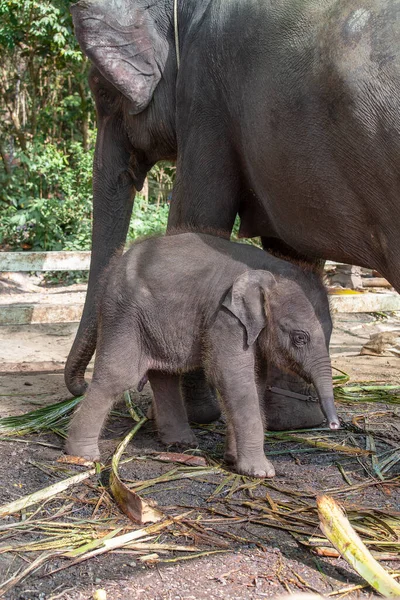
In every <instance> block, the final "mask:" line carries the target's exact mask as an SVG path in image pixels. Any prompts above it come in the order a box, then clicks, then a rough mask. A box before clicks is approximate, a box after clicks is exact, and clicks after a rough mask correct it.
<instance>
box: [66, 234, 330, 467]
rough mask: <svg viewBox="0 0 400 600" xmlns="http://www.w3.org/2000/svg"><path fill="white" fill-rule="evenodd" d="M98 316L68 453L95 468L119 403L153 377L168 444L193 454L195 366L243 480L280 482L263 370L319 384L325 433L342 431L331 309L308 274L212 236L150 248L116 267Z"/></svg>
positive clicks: (185, 237)
mask: <svg viewBox="0 0 400 600" xmlns="http://www.w3.org/2000/svg"><path fill="white" fill-rule="evenodd" d="M98 314H99V316H98V319H99V333H98V340H97V353H96V360H95V365H94V372H93V379H92V382H91V384H90V386H89V388H88V391H87V393H86V396H85V398H84V399H83V401H82V404H81V406H80V407H79V408H78V409H77V411H76V412H75V414H74V416H73V418H72V422H71V426H70V429H69V436H68V440H67V445H66V450H67V452H68V453H69V454H73V455H79V456H83V457H85V458H90V459H96V458H98V456H99V449H98V437H99V434H100V431H101V427H102V425H103V423H104V420H105V418H106V416H107V413H108V412H109V410H110V408H111V406H112V404H113V402H114V401H115V400H116V399H117V398H118V397H119V396H120V395H121V394H122V393H123V392H124V391H125V390H127V389H129V388H132V387H135V386H138V384H139V383H140V382H141V381H142V380H143V379H144V378H145V377H146V376H148V378H149V381H150V384H151V387H152V390H153V393H154V409H155V418H156V423H157V427H158V431H159V434H160V437H161V440H162V441H163V442H165V443H166V444H173V443H181V444H185V445H192V446H193V445H195V444H196V438H195V436H194V434H193V432H192V431H191V429H190V427H189V423H188V419H187V414H186V409H185V405H184V402H183V400H182V397H181V393H180V388H179V375H180V374H181V373H184V372H187V371H191V370H194V369H198V368H199V367H203V369H204V370H205V373H206V375H207V378H208V381H209V382H210V384H211V385H213V386H214V387H215V388H216V389H217V390H218V392H219V394H220V397H221V400H222V403H223V407H224V409H225V413H226V417H227V422H228V432H227V444H226V451H225V459H226V460H227V461H228V462H230V463H234V464H235V467H236V471H237V472H238V473H242V474H244V475H249V476H255V477H273V475H274V474H275V471H274V467H273V466H272V464H271V463H270V462H269V460H268V459H267V458H266V457H265V454H264V424H263V418H264V415H263V412H264V408H263V406H262V403H263V397H264V391H265V386H266V361H269V360H270V361H274V363H275V364H277V365H278V366H280V367H283V368H286V369H288V370H290V371H292V372H295V373H298V374H299V375H300V376H302V377H303V378H304V379H305V380H307V381H308V382H310V383H313V384H314V386H315V388H316V390H317V394H318V397H319V400H320V403H321V407H322V410H323V412H324V414H325V416H326V418H327V419H328V422H329V426H330V427H331V429H336V428H338V427H339V421H338V417H337V414H336V411H335V406H334V402H333V389H332V373H331V365H330V360H329V354H328V342H327V340H328V339H329V336H330V332H331V327H332V324H331V319H330V314H329V304H328V298H327V295H326V291H325V289H324V286H323V284H322V282H321V280H320V278H319V277H318V275H316V274H315V273H313V272H312V271H310V270H306V269H303V268H301V267H300V266H296V265H294V264H292V263H289V262H286V261H284V260H281V259H279V258H276V257H273V256H271V255H269V254H267V253H266V252H264V251H263V250H259V249H258V248H255V247H253V246H249V245H246V244H237V243H232V242H229V241H228V240H224V239H221V238H218V237H214V236H211V235H205V234H199V233H179V234H172V235H168V236H166V237H155V238H149V239H146V240H144V241H142V242H140V243H136V244H134V245H133V246H132V247H131V248H130V249H129V250H128V252H126V254H124V255H123V256H121V257H118V258H115V259H114V260H113V262H112V264H111V265H110V267H109V268H108V271H107V274H106V277H105V280H104V286H103V291H102V297H101V298H100V299H99V313H98ZM265 412H266V413H267V414H266V415H265V418H266V423H268V407H265Z"/></svg>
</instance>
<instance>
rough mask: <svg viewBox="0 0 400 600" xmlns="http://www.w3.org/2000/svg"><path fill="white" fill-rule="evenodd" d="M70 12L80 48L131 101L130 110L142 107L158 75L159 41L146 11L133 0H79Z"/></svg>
mask: <svg viewBox="0 0 400 600" xmlns="http://www.w3.org/2000/svg"><path fill="white" fill-rule="evenodd" d="M71 12H72V17H73V21H74V26H75V34H76V37H77V38H78V41H79V44H80V46H81V48H82V50H83V52H84V53H85V54H86V55H87V56H88V57H89V58H90V60H91V61H92V62H93V63H94V64H95V65H96V67H97V68H98V69H99V71H100V72H101V73H102V74H103V75H104V77H105V78H106V79H108V81H110V82H111V83H112V84H113V85H114V86H115V87H116V88H117V89H118V90H119V91H120V92H122V94H124V96H126V97H127V98H128V99H129V100H130V101H131V102H132V104H133V106H132V110H131V113H133V114H137V113H139V112H141V111H142V110H144V109H145V108H146V106H147V105H148V104H149V102H150V100H151V98H152V96H153V92H154V90H155V88H156V86H157V84H158V82H159V81H160V78H161V72H160V69H159V67H158V64H157V62H156V60H155V55H156V52H158V51H160V47H161V44H160V39H159V34H158V32H157V30H156V27H155V24H154V22H153V21H152V19H151V17H150V16H149V14H148V12H146V11H145V10H144V9H143V8H140V7H139V6H138V5H137V2H136V1H135V0H81V2H78V4H75V5H74V6H72V7H71ZM157 58H158V63H162V62H163V60H162V57H157Z"/></svg>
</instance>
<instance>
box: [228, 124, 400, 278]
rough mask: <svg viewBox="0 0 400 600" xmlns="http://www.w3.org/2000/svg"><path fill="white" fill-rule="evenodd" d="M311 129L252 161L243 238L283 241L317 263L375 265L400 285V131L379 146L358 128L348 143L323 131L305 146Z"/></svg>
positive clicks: (243, 211) (243, 213)
mask: <svg viewBox="0 0 400 600" xmlns="http://www.w3.org/2000/svg"><path fill="white" fill-rule="evenodd" d="M300 125H301V124H300ZM314 127H315V123H314ZM309 129H310V126H309V123H307V122H305V123H303V127H302V128H301V127H300V126H299V125H298V127H297V130H296V129H295V128H293V130H292V131H293V140H291V141H289V140H288V139H287V136H283V137H282V139H279V138H278V139H277V140H276V141H275V143H274V144H270V145H269V148H268V151H266V153H265V154H264V155H260V154H259V153H258V154H257V153H254V155H253V157H250V158H249V161H248V167H247V173H248V176H249V188H251V189H252V191H253V193H252V194H250V195H249V197H248V198H247V199H246V203H244V205H243V207H242V208H241V211H240V213H241V214H240V216H241V235H243V236H249V237H252V236H262V237H267V238H276V239H279V240H281V241H282V242H283V243H284V244H285V245H286V246H287V247H289V248H292V249H293V250H294V251H295V252H297V253H298V254H299V255H301V256H304V257H309V258H310V259H318V258H319V259H330V260H336V261H340V262H346V263H353V264H359V265H361V266H366V267H375V268H377V269H380V270H381V272H384V273H385V274H386V275H387V276H388V277H389V278H390V279H391V281H392V283H393V285H396V286H397V287H399V286H400V281H399V280H398V279H397V278H398V277H399V275H397V276H396V274H395V272H396V271H397V272H398V271H399V268H398V265H399V262H400V256H399V253H398V248H399V245H400V132H399V135H397V132H396V131H393V129H392V132H390V133H388V135H387V137H386V138H385V139H382V140H380V139H379V137H378V139H377V140H376V143H373V140H372V139H371V140H368V137H367V136H366V135H365V131H363V130H359V131H357V130H355V128H354V127H353V128H351V127H350V130H351V132H352V133H351V135H352V137H350V136H348V137H346V136H344V135H343V136H342V132H343V128H339V129H338V131H337V132H333V131H331V130H330V129H329V128H328V127H323V126H321V127H320V128H319V129H314V136H312V137H311V139H308V141H307V143H304V140H306V134H307V131H309ZM301 140H303V143H301ZM395 280H396V281H395Z"/></svg>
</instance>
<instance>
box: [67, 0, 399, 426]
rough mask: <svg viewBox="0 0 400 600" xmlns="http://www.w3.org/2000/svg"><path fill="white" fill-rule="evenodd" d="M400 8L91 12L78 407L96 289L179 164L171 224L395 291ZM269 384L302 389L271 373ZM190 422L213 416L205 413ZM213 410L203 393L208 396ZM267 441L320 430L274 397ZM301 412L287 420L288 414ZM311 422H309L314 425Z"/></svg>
mask: <svg viewBox="0 0 400 600" xmlns="http://www.w3.org/2000/svg"><path fill="white" fill-rule="evenodd" d="M399 14H400V0H373V1H372V0H303V1H302V2H298V1H297V0H276V1H274V2H271V1H269V0H268V1H265V0H246V1H245V2H244V1H239V0H184V1H183V0H178V21H179V37H180V58H181V66H180V69H179V72H178V70H177V61H176V49H175V43H174V28H173V18H172V15H173V3H172V0H159V1H157V2H147V0H146V1H144V0H85V2H81V3H79V4H77V5H76V6H75V7H74V8H73V17H74V22H75V28H76V35H77V37H78V40H79V42H80V45H81V47H82V49H83V51H84V52H85V53H86V54H87V55H88V56H89V58H90V59H91V60H92V62H93V64H94V65H95V67H94V68H93V69H92V71H91V74H90V85H91V89H92V92H93V94H94V97H95V100H96V106H97V114H98V127H99V129H98V138H97V146H96V155H95V161H94V226H93V255H92V264H91V271H90V279H89V288H88V295H87V299H86V304H85V308H84V313H83V317H82V321H81V324H80V328H79V331H78V334H77V337H76V340H75V343H74V346H73V348H72V350H71V353H70V356H69V359H68V362H67V365H66V370H65V378H66V383H67V386H68V388H69V389H70V390H71V392H72V393H74V394H80V393H82V392H83V391H84V389H85V382H84V372H85V368H86V365H87V363H88V362H89V360H90V357H91V356H92V354H93V352H94V349H95V344H96V318H95V310H94V304H95V297H96V283H97V281H98V278H99V276H100V274H101V272H102V270H103V269H104V267H105V266H106V265H107V264H108V262H109V260H110V257H111V255H112V254H113V253H114V251H115V250H116V249H117V248H119V247H120V246H121V245H122V244H123V243H124V240H125V237H126V232H127V228H128V222H129V217H130V214H131V209H132V202H133V197H134V193H135V189H138V190H139V189H141V187H142V185H143V181H144V178H145V176H146V173H147V171H148V170H149V168H150V167H151V166H152V165H153V164H154V163H155V162H157V161H158V160H160V159H177V182H176V186H175V189H174V193H173V200H172V203H171V211H170V218H169V224H170V226H171V227H182V228H184V227H185V226H190V227H194V228H196V227H197V228H199V229H200V230H204V229H207V228H210V229H213V230H218V231H219V232H220V234H221V235H225V236H226V237H228V236H229V234H230V232H231V229H232V225H233V222H234V219H235V215H236V214H237V213H239V214H240V216H241V223H242V225H241V233H242V234H243V235H247V236H258V235H259V236H261V237H262V240H263V244H264V247H265V248H266V249H271V250H273V251H278V252H280V253H281V254H283V255H285V256H287V257H302V258H303V259H304V260H306V261H308V262H309V263H316V262H317V261H318V260H319V259H331V260H337V261H343V262H347V263H353V264H358V265H362V266H366V267H373V268H375V269H377V270H379V271H380V272H381V273H382V274H383V275H384V276H385V277H387V279H389V281H390V282H391V283H392V284H393V285H394V286H395V287H396V289H397V290H399V291H400V265H399V246H400V239H399V236H400V228H399V223H400V201H399V198H400V189H399V187H400V185H399V183H400V138H399V132H400V102H399V90H400V56H399V52H400V17H399ZM268 377H269V380H268V381H269V385H274V386H277V387H288V388H290V389H292V390H294V391H303V388H304V384H303V382H302V380H301V378H299V377H297V378H291V379H289V380H288V377H287V376H286V375H285V376H284V375H282V373H281V372H280V370H279V369H276V368H273V370H272V372H271V373H269V376H268ZM198 388H199V386H198V385H197V393H196V394H194V395H193V396H192V397H193V402H192V406H191V407H189V408H190V410H192V409H193V408H195V409H197V410H198V408H199V407H200V412H202V413H203V417H201V415H198V416H197V415H196V414H195V413H193V414H192V418H193V419H194V420H198V421H201V420H207V417H210V419H211V418H213V417H215V415H216V412H217V411H216V408H215V405H214V408H213V407H211V411H210V410H209V409H208V407H207V406H204V405H202V402H203V400H202V397H201V394H200V397H199V389H198ZM203 390H204V397H205V398H206V399H207V398H208V387H207V386H206V384H205V382H203ZM266 398H267V405H268V410H269V414H270V415H271V417H270V424H271V427H276V428H278V429H279V428H280V427H283V428H285V427H289V426H305V425H312V424H316V423H318V422H319V421H321V418H322V415H321V413H320V411H319V410H318V408H317V406H316V405H315V404H307V403H305V402H298V403H297V404H296V403H295V402H292V400H290V399H288V398H286V399H285V398H284V397H283V396H277V395H274V394H271V393H267V394H266ZM288 408H290V410H287V409H288ZM305 415H306V416H305Z"/></svg>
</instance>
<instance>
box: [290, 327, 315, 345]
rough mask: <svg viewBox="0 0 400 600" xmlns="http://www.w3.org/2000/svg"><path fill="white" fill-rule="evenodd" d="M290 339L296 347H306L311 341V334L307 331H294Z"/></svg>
mask: <svg viewBox="0 0 400 600" xmlns="http://www.w3.org/2000/svg"><path fill="white" fill-rule="evenodd" d="M290 337H291V340H292V343H293V344H294V345H295V346H305V345H306V344H308V342H309V341H310V334H309V333H308V332H307V331H293V332H292V333H291V334H290Z"/></svg>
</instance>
